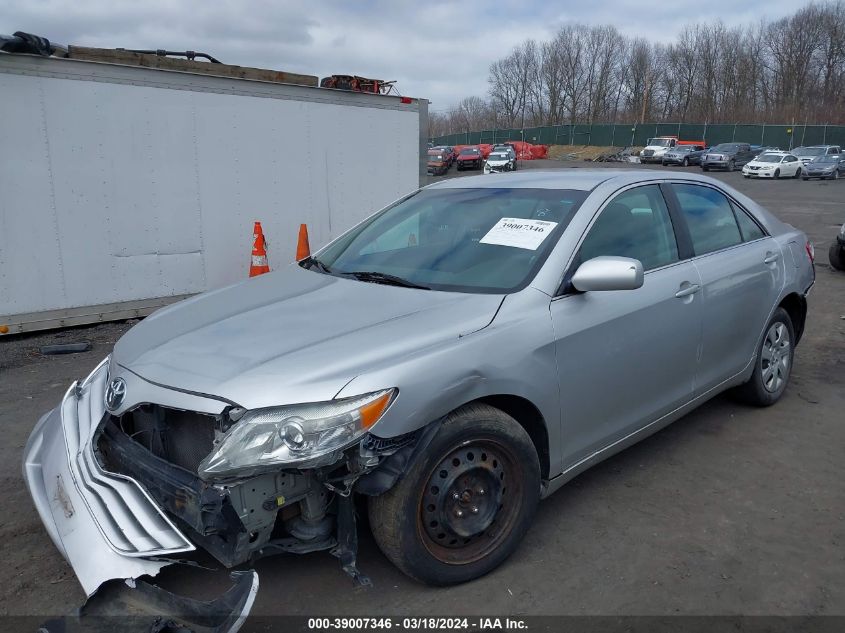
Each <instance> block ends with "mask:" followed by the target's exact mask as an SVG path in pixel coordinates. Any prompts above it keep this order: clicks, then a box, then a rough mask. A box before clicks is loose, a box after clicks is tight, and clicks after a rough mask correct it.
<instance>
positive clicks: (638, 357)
mask: <svg viewBox="0 0 845 633" xmlns="http://www.w3.org/2000/svg"><path fill="white" fill-rule="evenodd" d="M687 251H688V246H686V245H685V244H684V243H681V244H679V243H678V238H677V236H676V235H675V233H674V230H673V222H672V221H671V218H670V213H669V209H668V206H667V205H666V202H665V199H664V197H663V195H662V193H661V188H660V187H659V186H658V185H657V184H650V185H644V186H636V187H633V188H630V189H626V190H623V191H622V192H620V193H617V194H616V195H615V196H614V197H612V198H611V199H610V200H609V201H608V202H607V203H606V204H605V206H604V207H603V208H602V210H601V211H600V212H599V214H598V215H597V216H596V218H595V220H594V222H593V224H592V226H591V227H590V228H589V229H588V231H587V233H586V235H585V237H584V239H583V240H582V242H581V245H580V246H579V248H578V251H577V255H576V257H575V260H574V262H573V263H572V265H571V266H570V268H569V270H568V271H567V277H571V275H572V274H573V273H574V271H575V269H576V268H577V267H578V265H579V264H580V263H582V262H584V261H587V260H588V259H592V258H593V257H598V256H600V255H617V256H623V257H631V258H634V259H638V260H640V261H641V262H642V264H643V268H644V269H645V275H644V281H643V285H642V287H641V288H638V289H636V290H619V291H603V292H601V291H598V292H597V291H593V292H577V291H574V290H570V289H566V287H564V291H563V292H562V294H561V295H560V296H558V297H556V298H555V299H554V300H553V301H552V302H551V306H550V310H551V315H552V323H553V325H554V333H555V349H556V356H557V360H558V380H559V383H560V400H561V420H562V421H563V437H564V445H563V447H562V448H563V454H564V465H565V467H567V468H568V467H570V466H573V465H575V464H577V463H578V462H580V461H582V460H583V459H585V458H588V457H589V456H590V455H592V454H593V453H595V452H597V451H599V450H601V449H603V448H605V447H607V446H608V445H610V444H613V443H614V442H615V441H618V440H619V439H621V438H623V437H625V436H626V435H628V434H630V433H632V432H634V431H636V430H638V429H640V428H642V427H643V426H646V425H647V424H649V423H650V422H653V421H655V420H657V419H658V418H660V417H661V416H663V415H664V414H666V413H668V412H670V411H672V410H674V409H676V408H678V407H679V406H681V405H682V404H684V403H686V402H688V401H689V400H690V399H692V394H693V390H694V379H695V371H696V354H697V351H698V346H699V343H700V335H701V318H702V316H701V294H700V293H699V292H698V290H699V288H700V279H699V276H698V272H697V270H696V268H695V266H694V265H693V264H692V263H691V262H690V261H689V260H688V259H685V258H686V256H687Z"/></svg>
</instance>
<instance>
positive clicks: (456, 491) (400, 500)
mask: <svg viewBox="0 0 845 633" xmlns="http://www.w3.org/2000/svg"><path fill="white" fill-rule="evenodd" d="M539 498H540V466H539V462H538V459H537V452H536V450H535V449H534V445H533V443H532V442H531V438H529V437H528V434H527V433H526V432H525V429H523V428H522V427H521V426H520V425H519V424H518V423H517V422H516V420H514V419H513V418H511V417H510V416H508V415H506V414H505V413H503V412H502V411H500V410H499V409H495V408H493V407H491V406H488V405H484V404H472V405H467V406H464V407H461V408H460V409H458V410H456V411H454V412H453V413H451V414H449V416H448V417H447V418H446V420H445V421H444V423H443V426H442V427H441V428H440V430H439V431H438V433H437V435H436V436H435V438H434V439H433V440H432V442H431V444H430V445H429V446H428V447H427V448H426V449H425V453H424V454H423V455H422V456H421V458H420V459H419V460H418V461H417V462H416V463H415V464H414V465H413V466H412V467H411V469H410V470H409V471H408V473H407V474H406V475H405V477H404V478H403V479H402V480H400V481H399V483H398V484H397V485H396V486H394V487H393V488H392V489H390V490H388V491H387V492H386V493H384V494H382V495H380V496H378V497H374V498H372V499H370V502H369V516H370V525H371V527H372V531H373V535H374V536H375V539H376V543H378V546H379V547H380V548H381V550H382V552H384V554H385V555H386V556H387V557H388V558H389V559H390V560H391V562H393V563H394V564H395V565H396V566H397V567H398V568H399V569H401V570H402V571H403V572H405V573H406V574H408V575H409V576H411V577H412V578H416V579H417V580H421V581H423V582H426V583H429V584H434V585H450V584H455V583H460V582H465V581H468V580H472V579H473V578H477V577H479V576H482V575H484V574H486V573H488V572H489V571H491V570H493V569H495V568H496V567H497V566H498V565H500V564H501V563H502V562H503V561H504V560H505V559H506V558H507V557H508V556H509V555H510V554H511V553H512V552H513V551H514V550H515V549H516V547H517V545H518V544H519V543H520V541H521V540H522V537H523V535H524V534H525V532H526V530H527V529H528V527H529V525H530V524H531V520H532V518H533V516H534V512H535V510H536V508H537V502H538V501H539Z"/></svg>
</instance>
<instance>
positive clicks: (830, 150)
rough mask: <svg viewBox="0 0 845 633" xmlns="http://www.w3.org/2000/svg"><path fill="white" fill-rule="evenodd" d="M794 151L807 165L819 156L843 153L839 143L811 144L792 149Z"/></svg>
mask: <svg viewBox="0 0 845 633" xmlns="http://www.w3.org/2000/svg"><path fill="white" fill-rule="evenodd" d="M792 153H793V154H794V155H795V156H797V157H798V158H800V159H801V162H802V163H804V164H805V165H806V164H807V163H809V162H810V161H811V160H813V159H814V158H816V157H817V156H830V155H831V154H841V153H842V148H841V147H840V146H839V145H809V146H807V147H796V148H795V149H794V150H792Z"/></svg>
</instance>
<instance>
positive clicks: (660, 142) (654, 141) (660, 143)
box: [648, 138, 671, 147]
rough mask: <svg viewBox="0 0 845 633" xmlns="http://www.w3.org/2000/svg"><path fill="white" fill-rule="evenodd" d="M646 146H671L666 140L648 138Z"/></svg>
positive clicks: (668, 140)
mask: <svg viewBox="0 0 845 633" xmlns="http://www.w3.org/2000/svg"><path fill="white" fill-rule="evenodd" d="M648 144H649V145H650V146H657V147H669V145H671V142H670V139H668V138H650V139H648Z"/></svg>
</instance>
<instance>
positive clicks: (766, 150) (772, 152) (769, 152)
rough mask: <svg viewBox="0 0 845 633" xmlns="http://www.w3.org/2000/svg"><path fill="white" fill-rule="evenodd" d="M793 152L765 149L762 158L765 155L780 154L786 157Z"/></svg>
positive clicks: (761, 153)
mask: <svg viewBox="0 0 845 633" xmlns="http://www.w3.org/2000/svg"><path fill="white" fill-rule="evenodd" d="M791 153H792V152H787V151H784V150H782V149H764V150H763V151H762V152H760V156H762V155H763V154H780V155H781V156H786V155H787V154H791Z"/></svg>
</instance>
